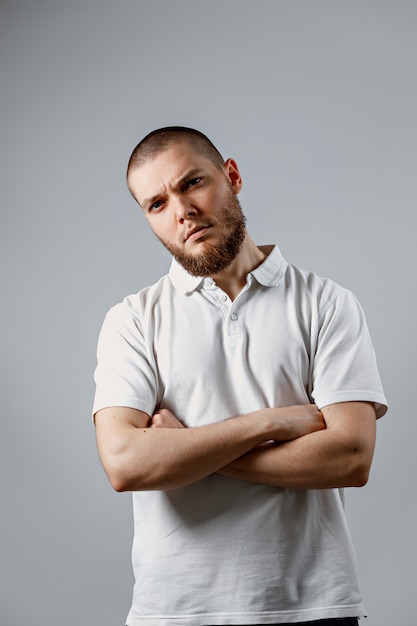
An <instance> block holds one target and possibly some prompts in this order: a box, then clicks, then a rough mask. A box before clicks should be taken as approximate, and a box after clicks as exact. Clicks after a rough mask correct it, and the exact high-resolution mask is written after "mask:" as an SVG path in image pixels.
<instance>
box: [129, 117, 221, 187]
mask: <svg viewBox="0 0 417 626" xmlns="http://www.w3.org/2000/svg"><path fill="white" fill-rule="evenodd" d="M181 142H185V143H188V144H189V145H191V147H192V148H193V150H195V152H196V153H197V154H200V155H201V156H204V157H205V158H206V159H208V160H209V161H211V162H212V163H213V164H214V165H215V166H216V168H217V169H219V170H222V168H223V165H224V159H223V157H222V155H221V154H220V152H219V151H218V150H217V148H216V146H215V145H214V144H213V143H212V142H211V141H210V139H209V138H208V137H206V135H204V134H203V133H201V132H200V131H199V130H195V129H194V128H187V127H185V126H166V127H165V128H158V129H157V130H153V131H152V132H151V133H149V134H148V135H146V137H144V138H143V139H142V141H140V142H139V143H138V145H137V146H136V147H135V149H134V150H133V152H132V155H131V157H130V159H129V163H128V166H127V173H126V179H127V185H128V187H129V190H130V192H131V193H132V190H131V188H130V186H129V174H130V172H131V171H132V170H133V169H135V168H136V167H140V166H141V165H142V164H143V163H144V162H145V161H147V160H149V159H153V158H155V157H156V156H157V155H158V154H160V153H161V152H164V151H165V150H168V149H169V148H172V147H173V146H174V145H177V144H179V143H181ZM132 195H133V194H132ZM134 197H135V196H134Z"/></svg>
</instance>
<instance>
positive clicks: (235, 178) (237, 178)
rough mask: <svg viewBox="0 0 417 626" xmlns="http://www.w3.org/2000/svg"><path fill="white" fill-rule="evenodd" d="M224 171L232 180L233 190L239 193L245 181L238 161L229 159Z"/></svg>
mask: <svg viewBox="0 0 417 626" xmlns="http://www.w3.org/2000/svg"><path fill="white" fill-rule="evenodd" d="M224 171H225V174H226V176H227V178H228V179H229V181H230V184H231V186H232V189H233V191H234V192H235V194H236V195H237V194H238V193H239V192H240V190H241V189H242V185H243V181H242V177H241V175H240V172H239V168H238V166H237V164H236V161H234V160H233V159H227V161H225V164H224Z"/></svg>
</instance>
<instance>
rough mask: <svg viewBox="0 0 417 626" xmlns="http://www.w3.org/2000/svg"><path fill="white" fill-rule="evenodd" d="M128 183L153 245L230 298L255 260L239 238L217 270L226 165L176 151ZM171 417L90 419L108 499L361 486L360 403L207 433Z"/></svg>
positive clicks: (367, 416)
mask: <svg viewBox="0 0 417 626" xmlns="http://www.w3.org/2000/svg"><path fill="white" fill-rule="evenodd" d="M128 183H129V188H130V189H131V191H132V193H133V195H134V197H135V198H136V199H137V201H138V203H139V204H140V205H141V206H142V208H143V211H144V214H145V217H146V219H147V220H148V222H149V225H150V227H151V228H152V230H153V232H154V233H155V235H156V236H157V237H158V238H159V239H160V240H161V242H162V243H163V244H164V245H165V246H166V247H167V248H168V249H170V250H171V251H172V252H173V253H174V255H176V256H177V257H178V259H183V260H184V259H185V258H187V259H188V260H187V263H190V264H191V266H192V267H198V272H199V274H198V275H204V273H203V272H201V270H202V268H204V267H205V268H206V271H207V273H206V275H210V276H212V278H213V279H214V280H215V282H216V283H217V284H218V286H219V287H221V288H222V289H223V290H224V291H225V292H226V293H227V294H228V295H229V297H230V298H231V299H232V300H233V299H234V298H236V296H237V295H238V294H239V292H240V291H241V289H242V288H243V286H244V285H245V281H246V276H247V274H248V273H249V272H250V271H252V270H253V269H254V268H255V267H257V266H258V265H259V264H260V263H261V262H262V261H263V259H264V258H265V254H264V252H262V250H261V249H259V248H257V247H256V245H255V244H254V242H253V241H252V239H251V238H250V236H249V235H248V233H247V232H246V230H244V232H243V236H240V240H239V241H238V245H236V246H234V253H233V255H231V256H232V258H228V264H227V265H226V266H224V263H223V261H222V259H223V257H224V245H225V242H226V244H227V241H228V239H229V238H231V237H233V236H235V235H236V228H238V229H239V228H241V220H242V216H241V210H240V206H239V204H238V203H237V199H236V198H235V196H236V195H237V194H238V193H239V192H240V190H241V188H242V179H241V176H240V173H239V169H238V167H237V164H236V163H235V161H234V160H233V159H228V160H227V161H225V163H224V166H223V169H222V170H219V168H218V167H216V166H215V165H214V164H213V163H212V162H211V161H210V160H209V159H207V158H205V157H203V156H201V155H199V154H198V153H196V152H195V151H194V150H193V149H191V147H190V145H189V144H188V143H187V142H186V141H183V142H180V143H179V144H178V145H176V146H174V147H171V148H169V149H167V150H166V151H164V152H162V153H160V154H158V155H157V156H156V157H154V158H152V159H151V160H149V161H146V162H145V163H144V164H142V165H140V166H139V167H137V168H134V169H133V170H132V171H130V173H129V180H128ZM239 223H240V226H239ZM237 224H238V227H237ZM238 239H239V237H238ZM222 246H223V247H222ZM232 247H233V246H232ZM220 249H222V250H223V251H222V253H221V254H217V252H218V251H219V250H220ZM207 259H209V262H207ZM216 259H217V260H216ZM195 261H196V263H194V262H195ZM205 263H206V265H205ZM196 271H197V270H196ZM181 417H182V418H183V419H184V418H185V417H186V416H175V415H173V414H172V413H170V412H169V411H167V410H166V409H161V410H159V411H158V412H156V413H155V414H154V415H152V416H149V415H147V414H146V413H143V412H142V411H138V410H136V409H131V408H126V407H110V408H106V409H102V410H101V411H98V412H97V414H96V416H95V423H96V435H97V445H98V450H99V454H100V457H101V460H102V463H103V466H104V469H105V471H106V473H107V475H108V477H109V480H110V482H111V484H112V486H113V487H114V489H116V490H117V491H134V490H148V489H162V490H167V489H173V488H176V487H181V486H184V485H188V484H191V483H194V482H197V481H199V480H201V479H203V478H205V477H206V476H209V475H210V474H213V473H215V472H217V473H220V474H222V475H224V476H228V477H231V478H235V479H237V480H246V481H250V482H256V483H263V484H269V485H276V486H280V487H287V488H298V489H321V488H333V487H347V486H362V485H364V484H365V483H366V482H367V480H368V475H369V470H370V466H371V462H372V456H373V451H374V446H375V431H376V415H375V409H374V406H373V405H372V404H370V403H366V402H344V403H339V404H333V405H329V406H327V407H323V408H322V409H321V411H320V410H319V409H318V408H317V407H316V406H315V405H302V406H292V407H271V408H266V409H261V410H259V411H255V412H253V413H248V414H247V415H242V416H239V417H234V418H231V419H229V420H226V421H223V422H216V416H210V417H211V418H212V421H213V422H214V423H211V424H210V425H208V426H201V427H198V428H184V427H183V424H182V422H181Z"/></svg>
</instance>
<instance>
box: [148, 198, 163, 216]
mask: <svg viewBox="0 0 417 626" xmlns="http://www.w3.org/2000/svg"><path fill="white" fill-rule="evenodd" d="M162 204H163V202H162V200H156V202H154V203H153V204H151V205H150V206H149V208H148V211H149V212H150V213H152V212H153V211H158V209H160V208H161V206H162Z"/></svg>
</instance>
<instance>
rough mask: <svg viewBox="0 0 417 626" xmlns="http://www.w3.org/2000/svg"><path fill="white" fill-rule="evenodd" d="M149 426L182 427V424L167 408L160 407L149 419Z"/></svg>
mask: <svg viewBox="0 0 417 626" xmlns="http://www.w3.org/2000/svg"><path fill="white" fill-rule="evenodd" d="M149 427H150V428H184V425H183V424H182V423H181V422H180V421H179V419H177V418H176V417H175V415H174V414H173V413H171V411H169V410H168V409H160V410H159V411H158V412H157V413H154V415H152V417H151V419H150V420H149Z"/></svg>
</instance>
